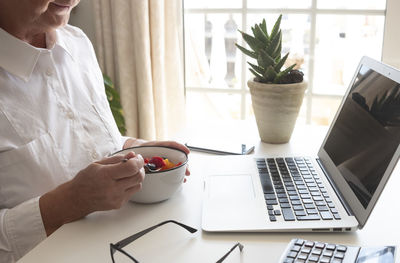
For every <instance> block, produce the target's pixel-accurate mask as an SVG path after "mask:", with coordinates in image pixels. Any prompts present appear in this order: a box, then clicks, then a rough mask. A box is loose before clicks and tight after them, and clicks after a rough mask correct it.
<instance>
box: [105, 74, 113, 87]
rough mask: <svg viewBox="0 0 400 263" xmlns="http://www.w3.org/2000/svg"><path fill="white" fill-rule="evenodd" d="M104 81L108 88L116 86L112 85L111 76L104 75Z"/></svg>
mask: <svg viewBox="0 0 400 263" xmlns="http://www.w3.org/2000/svg"><path fill="white" fill-rule="evenodd" d="M103 79H104V85H105V86H108V87H110V88H114V84H113V83H112V81H111V79H110V77H109V76H107V75H105V74H103Z"/></svg>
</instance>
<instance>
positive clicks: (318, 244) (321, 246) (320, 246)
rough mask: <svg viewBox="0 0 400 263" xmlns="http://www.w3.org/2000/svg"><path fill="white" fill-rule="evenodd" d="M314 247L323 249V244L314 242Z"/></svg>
mask: <svg viewBox="0 0 400 263" xmlns="http://www.w3.org/2000/svg"><path fill="white" fill-rule="evenodd" d="M315 247H316V248H320V249H323V248H324V247H325V244H324V243H315Z"/></svg>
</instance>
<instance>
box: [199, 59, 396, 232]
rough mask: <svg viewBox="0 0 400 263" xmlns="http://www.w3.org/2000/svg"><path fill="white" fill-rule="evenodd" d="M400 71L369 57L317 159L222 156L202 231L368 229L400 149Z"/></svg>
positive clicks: (210, 184) (213, 169)
mask: <svg viewBox="0 0 400 263" xmlns="http://www.w3.org/2000/svg"><path fill="white" fill-rule="evenodd" d="M399 83H400V72H399V71H398V70H396V69H394V68H391V67H389V66H387V65H385V64H383V63H381V62H378V61H375V60H373V59H371V58H368V57H363V58H362V59H361V61H360V63H359V65H358V67H357V70H356V72H355V75H354V77H353V79H352V81H351V82H350V85H349V88H348V90H347V92H346V94H345V96H344V98H343V101H342V103H341V105H340V107H339V110H338V112H337V113H336V116H335V118H334V120H333V122H332V124H331V126H330V128H329V130H328V132H327V135H326V137H325V139H324V141H323V143H322V145H321V146H320V149H319V151H318V154H317V156H315V157H302V156H288V155H286V154H285V153H284V152H283V153H279V154H278V155H277V156H255V157H254V156H239V157H238V156H215V157H213V158H212V159H211V158H210V160H209V161H208V162H207V166H206V167H204V171H203V172H204V173H205V180H204V202H203V211H202V229H203V230H205V231H210V232H274V231H280V232H283V231H287V232H297V231H299V232H307V231H318V232H320V231H323V232H324V231H326V232H329V231H335V232H336V231H338V232H342V231H354V230H356V229H361V228H362V227H363V226H364V225H365V223H366V222H367V219H368V217H369V215H370V214H371V212H372V209H373V208H374V206H375V204H376V202H377V200H378V198H379V196H380V194H381V193H382V191H383V188H384V186H385V184H386V182H387V181H388V179H389V176H390V174H391V173H392V171H393V169H394V167H395V166H396V164H397V161H398V159H399V154H400V147H399V142H400V84H399Z"/></svg>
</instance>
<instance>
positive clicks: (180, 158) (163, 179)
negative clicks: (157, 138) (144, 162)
mask: <svg viewBox="0 0 400 263" xmlns="http://www.w3.org/2000/svg"><path fill="white" fill-rule="evenodd" d="M128 152H134V153H136V154H141V155H142V156H143V158H151V157H154V156H160V157H163V158H166V159H168V160H169V161H171V162H173V163H175V164H177V163H179V162H181V163H182V164H181V165H179V166H177V167H174V168H172V169H168V170H164V171H158V172H152V173H146V175H145V178H144V181H143V182H142V189H140V191H139V192H137V193H135V194H134V195H133V196H132V198H131V199H130V200H131V201H133V202H136V203H155V202H161V201H164V200H167V199H168V198H170V197H171V196H172V195H173V194H174V193H175V192H176V191H177V190H178V189H180V187H181V186H182V183H183V180H184V178H185V172H186V166H187V162H188V156H187V154H186V153H185V152H183V151H181V150H178V149H175V148H171V147H164V146H138V147H132V148H127V149H124V150H122V151H119V152H116V153H114V154H127V153H128Z"/></svg>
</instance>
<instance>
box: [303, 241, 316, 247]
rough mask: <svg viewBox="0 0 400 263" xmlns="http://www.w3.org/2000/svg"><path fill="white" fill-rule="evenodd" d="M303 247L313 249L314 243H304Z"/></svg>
mask: <svg viewBox="0 0 400 263" xmlns="http://www.w3.org/2000/svg"><path fill="white" fill-rule="evenodd" d="M304 246H306V247H313V246H314V242H312V241H306V243H305V244H304Z"/></svg>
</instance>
